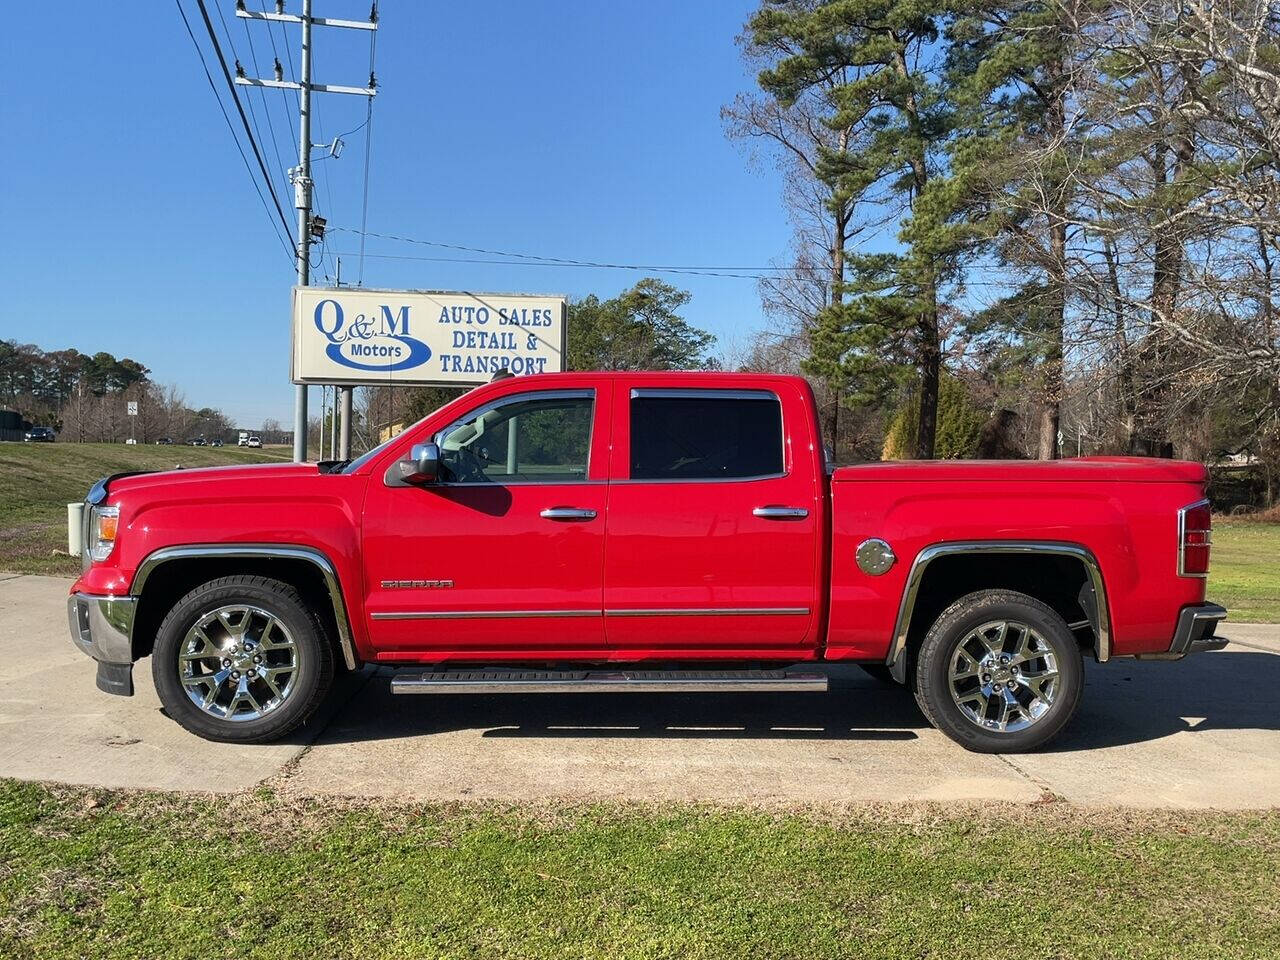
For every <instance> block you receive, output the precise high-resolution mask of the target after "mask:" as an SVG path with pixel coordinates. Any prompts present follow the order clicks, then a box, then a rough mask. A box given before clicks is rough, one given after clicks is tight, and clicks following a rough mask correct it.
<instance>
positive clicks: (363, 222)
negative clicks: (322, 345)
mask: <svg viewBox="0 0 1280 960" xmlns="http://www.w3.org/2000/svg"><path fill="white" fill-rule="evenodd" d="M369 18H370V19H371V20H373V21H374V22H375V23H376V22H377V20H378V0H373V7H372V9H370V11H369ZM377 52H378V31H377V30H374V31H373V32H372V33H371V34H370V35H369V86H370V87H372V86H373V84H374V82H375V81H374V72H373V68H374V58H375V57H376V55H377ZM372 152H373V97H372V96H370V97H369V99H368V100H367V101H366V106H365V114H364V186H363V188H362V193H363V196H362V198H361V200H360V267H359V270H358V271H357V272H356V285H357V286H360V287H363V286H364V241H365V236H366V228H367V227H368V226H369V155H370V154H371V153H372Z"/></svg>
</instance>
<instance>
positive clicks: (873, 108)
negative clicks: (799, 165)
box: [748, 0, 952, 458]
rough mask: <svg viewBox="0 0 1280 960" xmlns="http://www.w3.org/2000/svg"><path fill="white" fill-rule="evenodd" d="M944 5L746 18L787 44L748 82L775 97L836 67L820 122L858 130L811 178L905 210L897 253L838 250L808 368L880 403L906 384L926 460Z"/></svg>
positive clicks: (942, 220) (861, 0) (891, 4)
mask: <svg viewBox="0 0 1280 960" xmlns="http://www.w3.org/2000/svg"><path fill="white" fill-rule="evenodd" d="M944 11H945V6H944V5H942V4H931V3H929V2H927V0H924V2H909V0H826V2H816V3H811V4H796V3H793V2H788V0H766V2H765V4H764V6H763V7H762V8H761V9H760V10H759V11H758V12H757V13H756V15H755V16H754V17H753V18H752V19H751V22H750V23H749V24H748V30H749V31H750V32H751V34H752V38H753V41H754V42H756V43H759V44H770V43H774V44H778V43H784V44H786V45H787V47H788V49H791V50H793V51H794V53H793V54H792V55H790V56H788V57H785V58H784V59H782V60H780V61H779V62H778V63H777V64H776V65H775V66H773V67H772V68H770V69H766V70H764V71H763V72H761V74H760V77H759V82H760V85H761V87H762V88H763V89H764V90H765V91H766V92H768V93H770V94H771V95H773V96H774V97H776V98H777V99H778V100H779V101H780V102H782V103H783V104H788V103H792V102H794V101H795V100H796V99H798V98H799V97H801V96H802V95H803V94H804V92H805V91H806V90H809V89H811V88H812V87H814V86H815V85H820V84H825V83H829V82H830V78H831V77H832V76H833V75H836V74H838V73H839V72H841V71H845V72H846V74H847V76H848V79H847V81H846V82H844V83H841V84H839V85H838V86H837V87H835V88H834V90H832V91H831V99H832V101H833V102H834V103H835V104H836V107H837V110H836V113H835V115H834V116H833V117H831V118H830V121H829V122H831V123H832V124H834V125H839V126H843V127H846V128H851V127H855V126H860V125H863V124H866V125H867V127H868V129H869V131H870V132H869V135H868V136H867V137H866V139H865V141H864V142H861V143H859V144H858V147H859V149H857V150H853V151H849V152H847V153H844V154H838V155H837V154H833V153H828V154H827V155H826V156H824V158H823V160H822V164H821V169H822V171H823V176H824V178H826V179H828V180H831V181H832V182H835V183H838V184H839V186H840V188H841V190H842V192H843V194H844V195H845V196H848V197H855V198H856V197H861V196H863V195H865V194H867V193H868V192H869V191H873V189H876V188H878V189H879V191H880V192H881V193H883V195H884V199H886V200H887V201H888V202H889V203H890V204H898V205H900V206H901V207H903V208H905V215H904V217H903V220H902V228H901V231H900V233H899V235H898V240H899V241H900V244H901V247H902V249H901V250H899V251H894V252H889V253H874V254H869V253H861V252H849V253H848V254H847V255H846V260H847V263H848V266H849V279H848V281H847V282H846V283H845V285H844V288H845V292H846V293H847V299H846V300H844V301H843V302H833V303H832V304H831V305H830V306H828V307H827V308H826V309H824V310H823V312H822V313H821V314H820V315H819V318H818V323H817V327H816V329H815V331H814V335H813V338H812V350H813V355H812V357H811V359H810V361H809V368H810V370H811V372H813V373H815V374H817V375H818V376H821V377H824V378H825V379H827V380H829V381H832V382H839V383H843V384H844V385H845V393H846V395H847V396H850V397H851V399H854V400H862V401H866V400H873V401H874V400H882V399H884V397H885V396H886V395H887V394H888V393H889V392H890V391H891V390H893V389H894V388H895V387H897V386H899V385H900V384H902V383H904V382H907V381H909V380H911V379H913V378H914V379H916V381H917V383H918V385H919V396H920V408H919V420H918V423H917V431H916V436H917V448H916V454H917V455H918V456H920V457H922V458H929V457H932V456H933V455H934V447H935V441H936V434H937V406H938V384H939V377H940V374H941V369H942V350H941V342H940V338H939V332H938V298H939V289H940V288H941V287H942V286H943V285H944V284H945V283H946V282H947V281H948V279H949V275H950V269H951V267H950V263H951V256H952V248H951V246H950V235H951V234H950V231H949V229H948V228H947V225H946V216H945V211H946V207H947V205H946V204H945V203H941V202H934V201H929V200H927V199H926V191H927V190H928V188H929V183H930V179H931V177H932V176H933V175H934V174H935V173H936V170H937V159H938V153H939V148H940V146H941V144H942V143H943V142H944V140H945V137H946V122H945V116H944V114H943V112H942V111H941V110H940V109H939V100H938V97H937V91H936V89H935V88H934V85H933V83H932V82H931V80H930V75H929V73H928V72H927V69H926V66H927V65H928V63H929V62H930V61H931V58H933V57H934V56H935V55H936V44H937V42H938V39H939V23H940V21H941V17H942V15H943V13H944Z"/></svg>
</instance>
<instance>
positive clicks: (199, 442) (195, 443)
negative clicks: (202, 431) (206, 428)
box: [187, 437, 205, 447]
mask: <svg viewBox="0 0 1280 960" xmlns="http://www.w3.org/2000/svg"><path fill="white" fill-rule="evenodd" d="M187 445H188V446H191V447H203V446H204V445H205V442H204V437H192V438H191V439H190V440H188V441H187Z"/></svg>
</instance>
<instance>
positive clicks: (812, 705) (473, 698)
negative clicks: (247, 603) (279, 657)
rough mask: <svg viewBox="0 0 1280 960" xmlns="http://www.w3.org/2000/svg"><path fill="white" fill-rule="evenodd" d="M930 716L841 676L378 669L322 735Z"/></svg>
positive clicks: (697, 735)
mask: <svg viewBox="0 0 1280 960" xmlns="http://www.w3.org/2000/svg"><path fill="white" fill-rule="evenodd" d="M927 727H928V724H927V723H925V720H924V718H923V717H922V716H921V715H920V711H919V710H917V709H916V705H915V701H914V700H913V699H912V697H911V695H910V694H909V693H907V692H906V691H905V690H903V689H901V688H899V687H896V686H893V687H889V686H884V685H881V684H879V683H877V682H875V681H874V680H871V679H870V678H862V677H856V678H850V679H843V678H841V679H833V681H832V685H831V690H830V691H829V692H828V693H825V694H820V693H818V694H814V693H781V694H779V693H775V694H766V693H734V694H724V693H722V694H625V693H624V694H606V693H575V694H566V695H563V696H552V695H536V694H498V695H478V694H441V695H425V696H424V695H408V696H405V695H395V694H392V693H391V690H390V686H389V683H388V675H387V671H379V672H378V674H377V675H375V676H373V677H372V678H371V679H370V680H369V682H368V683H367V684H366V685H365V686H364V687H363V688H362V689H361V690H360V691H359V692H357V693H356V695H355V696H354V697H353V698H352V700H351V702H349V703H348V704H347V705H346V706H345V707H344V708H343V709H341V710H340V711H339V712H338V714H337V716H335V717H334V719H333V720H332V721H331V722H330V724H329V726H328V728H327V729H326V730H324V732H323V733H321V734H320V735H319V737H318V738H317V742H319V743H343V742H358V741H363V740H382V739H393V738H401V737H417V736H430V735H432V734H440V733H448V732H454V731H460V730H474V731H479V733H480V736H482V737H488V738H522V737H527V738H533V739H541V738H565V739H610V738H614V739H623V740H626V739H646V738H651V739H664V740H677V739H696V740H710V739H725V740H761V739H768V740H914V739H916V738H917V737H918V736H919V734H918V732H917V731H919V730H922V729H925V728H927Z"/></svg>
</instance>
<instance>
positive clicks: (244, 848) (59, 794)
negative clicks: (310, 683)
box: [0, 781, 1280, 960]
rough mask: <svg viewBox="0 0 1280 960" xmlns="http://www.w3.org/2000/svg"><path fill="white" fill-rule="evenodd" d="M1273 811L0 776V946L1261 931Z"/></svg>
mask: <svg viewBox="0 0 1280 960" xmlns="http://www.w3.org/2000/svg"><path fill="white" fill-rule="evenodd" d="M1277 862H1280V813H1276V812H1272V813H1265V814H1209V813H1186V812H1177V813H1173V812H1170V813H1157V814H1139V813H1135V812H1114V811H1113V812H1100V811H1088V812H1086V811H1081V810H1075V809H1072V808H1069V807H1064V806H1062V805H1060V804H1048V805H1045V806H1041V807H1032V808H1025V807H1024V808H1002V809H999V810H983V811H978V810H969V811H967V812H964V811H961V812H951V813H943V812H941V811H938V810H932V809H921V808H911V807H905V808H892V809H884V810H875V809H870V808H863V809H858V810H853V811H849V812H845V813H840V814H825V815H819V814H816V813H809V814H806V813H789V814H783V813H769V812H760V811H750V810H728V809H711V808H701V807H680V806H675V807H663V808H652V807H639V806H634V807H633V806H603V805H602V806H594V807H579V808H569V809H563V808H559V809H551V808H536V807H535V808H528V809H522V810H512V809H494V808H487V807H478V806H473V807H439V806H419V807H414V808H397V807H387V806H382V805H377V804H369V803H364V804H359V803H351V802H344V803H341V804H333V803H326V802H320V801H300V800H288V799H281V798H278V797H276V796H273V795H272V794H271V793H270V792H268V791H258V792H257V793H256V794H254V795H245V796H239V797H231V798H211V797H187V796H173V795H164V794H121V793H108V792H103V791H98V792H94V791H86V790H79V789H71V788H47V787H43V786H39V785H31V784H18V783H14V782H12V781H8V782H6V781H0V904H4V905H5V906H4V909H3V910H0V955H3V956H6V957H9V956H11V957H33V958H34V957H39V958H41V960H55V958H62V957H67V958H70V957H211V956H219V957H221V956H262V957H273V958H288V957H304V958H308V960H310V958H316V957H339V956H342V957H367V958H380V957H408V956H421V957H427V956H430V957H486V958H487V957H519V958H537V957H548V958H551V957H554V958H557V960H559V958H563V957H681V958H684V957H732V958H739V957H805V958H807V960H818V958H823V957H842V958H843V957H859V958H873V957H904V956H910V957H984V958H990V960H997V958H1010V960H1015V958H1016V960H1023V958H1026V957H1080V958H1086V957H1088V958H1093V957H1103V956H1106V957H1151V958H1157V957H1158V958H1162V960H1163V958H1169V957H1205V958H1209V957H1232V958H1253V957H1258V958H1261V957H1275V956H1277V955H1280V907H1278V906H1277V904H1280V874H1278V873H1277V871H1276V869H1275V865H1276V863H1277Z"/></svg>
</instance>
